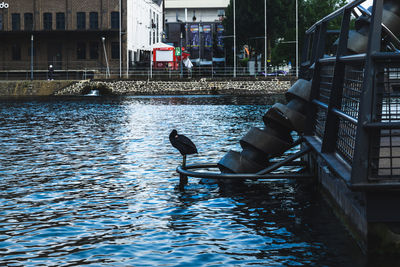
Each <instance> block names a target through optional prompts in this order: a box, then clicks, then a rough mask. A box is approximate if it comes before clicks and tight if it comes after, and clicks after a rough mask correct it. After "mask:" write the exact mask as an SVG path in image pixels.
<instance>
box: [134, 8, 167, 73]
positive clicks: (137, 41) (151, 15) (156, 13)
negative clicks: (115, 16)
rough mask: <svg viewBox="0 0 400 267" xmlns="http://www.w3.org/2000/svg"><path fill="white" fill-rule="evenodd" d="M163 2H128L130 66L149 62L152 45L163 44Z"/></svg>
mask: <svg viewBox="0 0 400 267" xmlns="http://www.w3.org/2000/svg"><path fill="white" fill-rule="evenodd" d="M162 2H163V0H128V1H127V9H128V16H127V32H128V34H127V49H128V51H129V52H128V59H127V60H128V62H129V63H130V64H129V65H130V66H132V64H134V63H136V62H139V61H142V62H143V61H148V60H149V55H150V53H149V52H150V50H151V47H152V45H154V44H156V43H159V42H161V38H162V32H163V22H162V19H163V3H162Z"/></svg>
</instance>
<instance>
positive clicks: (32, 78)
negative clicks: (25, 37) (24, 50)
mask: <svg viewBox="0 0 400 267" xmlns="http://www.w3.org/2000/svg"><path fill="white" fill-rule="evenodd" d="M31 81H33V34H31Z"/></svg>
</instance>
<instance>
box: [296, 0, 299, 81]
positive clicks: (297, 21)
mask: <svg viewBox="0 0 400 267" xmlns="http://www.w3.org/2000/svg"><path fill="white" fill-rule="evenodd" d="M296 77H297V78H299V1H298V0H296Z"/></svg>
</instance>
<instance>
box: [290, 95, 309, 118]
mask: <svg viewBox="0 0 400 267" xmlns="http://www.w3.org/2000/svg"><path fill="white" fill-rule="evenodd" d="M286 106H287V107H288V108H290V109H293V110H295V111H297V112H299V113H301V114H305V113H306V106H307V102H306V101H304V100H303V99H300V98H294V99H292V100H290V101H289V103H287V104H286Z"/></svg>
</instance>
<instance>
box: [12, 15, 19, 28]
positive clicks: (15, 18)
mask: <svg viewBox="0 0 400 267" xmlns="http://www.w3.org/2000/svg"><path fill="white" fill-rule="evenodd" d="M11 22H12V30H13V31H19V30H21V18H20V16H19V14H18V13H13V14H11Z"/></svg>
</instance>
